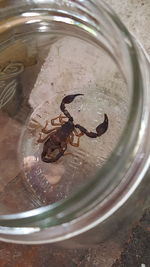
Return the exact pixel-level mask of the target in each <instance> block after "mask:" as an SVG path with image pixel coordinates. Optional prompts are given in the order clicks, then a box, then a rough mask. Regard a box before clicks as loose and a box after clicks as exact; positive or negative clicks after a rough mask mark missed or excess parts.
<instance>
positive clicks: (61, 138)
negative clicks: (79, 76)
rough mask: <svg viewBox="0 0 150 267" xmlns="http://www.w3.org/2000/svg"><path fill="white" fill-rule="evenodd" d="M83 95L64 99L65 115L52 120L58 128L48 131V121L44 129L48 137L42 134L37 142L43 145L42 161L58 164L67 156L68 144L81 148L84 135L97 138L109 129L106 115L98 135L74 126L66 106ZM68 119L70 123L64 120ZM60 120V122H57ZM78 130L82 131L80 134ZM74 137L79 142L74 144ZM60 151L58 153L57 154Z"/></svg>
mask: <svg viewBox="0 0 150 267" xmlns="http://www.w3.org/2000/svg"><path fill="white" fill-rule="evenodd" d="M80 95H83V94H74V95H68V96H66V97H64V98H63V100H62V102H61V105H60V109H61V111H62V112H63V114H64V115H65V116H64V115H61V114H60V115H59V116H58V117H56V118H54V119H52V120H51V124H52V125H53V126H57V127H55V128H53V129H51V130H48V129H47V125H48V121H46V125H45V127H44V128H43V129H42V133H44V134H46V137H44V138H42V134H41V133H40V137H39V139H38V140H37V142H38V143H43V142H44V145H43V152H42V154H41V159H42V161H44V162H47V163H52V162H56V161H57V160H58V159H60V158H61V157H62V156H63V155H65V154H64V153H65V151H66V149H67V144H70V145H72V146H74V147H78V146H79V139H80V137H81V136H83V135H84V134H85V135H87V136H88V137H91V138H96V137H99V136H101V135H102V134H104V133H105V132H106V131H107V129H108V117H107V114H104V121H103V123H101V124H99V125H98V126H97V127H96V133H94V132H89V131H88V130H86V129H85V128H84V127H83V126H80V125H79V124H74V122H73V117H72V116H71V115H70V114H69V112H68V111H67V109H66V107H65V104H69V103H71V102H72V101H73V100H74V98H75V97H77V96H80ZM66 118H67V119H68V121H66V120H64V119H66ZM56 120H59V122H55V121H56ZM76 129H79V130H80V133H78V131H77V130H76ZM74 136H77V138H78V139H77V142H76V143H75V142H74ZM57 151H58V152H57Z"/></svg>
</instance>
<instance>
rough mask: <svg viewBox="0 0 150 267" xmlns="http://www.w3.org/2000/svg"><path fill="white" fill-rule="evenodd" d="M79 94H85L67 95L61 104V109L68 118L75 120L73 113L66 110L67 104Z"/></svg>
mask: <svg viewBox="0 0 150 267" xmlns="http://www.w3.org/2000/svg"><path fill="white" fill-rule="evenodd" d="M79 95H83V94H75V95H67V96H65V97H64V98H63V100H62V102H61V105H60V109H61V111H62V112H63V113H64V114H65V116H66V117H67V118H69V120H71V121H73V118H72V117H71V115H70V114H69V112H68V111H67V110H66V107H65V104H70V103H71V102H72V101H73V100H74V99H75V97H76V96H79Z"/></svg>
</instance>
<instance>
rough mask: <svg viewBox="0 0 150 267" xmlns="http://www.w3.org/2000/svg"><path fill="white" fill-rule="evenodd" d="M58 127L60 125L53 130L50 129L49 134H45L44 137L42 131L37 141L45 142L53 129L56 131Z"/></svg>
mask: <svg viewBox="0 0 150 267" xmlns="http://www.w3.org/2000/svg"><path fill="white" fill-rule="evenodd" d="M57 128H59V127H56V128H54V129H51V130H48V131H47V132H46V133H48V135H47V136H45V137H44V138H42V134H41V133H39V136H40V137H39V139H38V140H37V142H38V143H43V142H45V141H46V140H47V138H48V137H49V136H50V135H51V133H52V132H53V131H56V130H57Z"/></svg>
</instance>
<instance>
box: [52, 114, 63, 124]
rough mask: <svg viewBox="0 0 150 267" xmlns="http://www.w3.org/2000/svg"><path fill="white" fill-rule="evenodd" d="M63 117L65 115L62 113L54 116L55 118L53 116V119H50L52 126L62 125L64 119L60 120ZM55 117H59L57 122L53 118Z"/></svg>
mask: <svg viewBox="0 0 150 267" xmlns="http://www.w3.org/2000/svg"><path fill="white" fill-rule="evenodd" d="M63 118H66V117H65V116H62V115H61V114H60V115H59V116H58V117H56V118H54V119H52V120H51V124H52V125H53V126H60V125H63V123H64V121H63V120H62V119H63ZM57 119H59V122H55V120H57Z"/></svg>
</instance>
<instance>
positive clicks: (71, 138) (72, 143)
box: [69, 134, 81, 147]
mask: <svg viewBox="0 0 150 267" xmlns="http://www.w3.org/2000/svg"><path fill="white" fill-rule="evenodd" d="M80 137H81V136H80ZM80 137H78V140H77V143H74V142H73V141H74V135H73V134H71V135H70V139H69V143H70V145H72V146H74V147H79V143H80V142H79V140H80Z"/></svg>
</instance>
